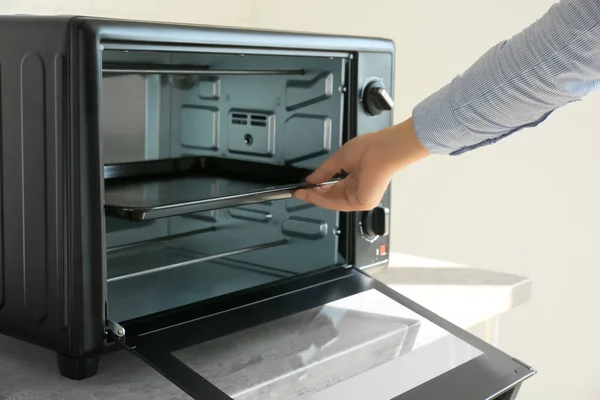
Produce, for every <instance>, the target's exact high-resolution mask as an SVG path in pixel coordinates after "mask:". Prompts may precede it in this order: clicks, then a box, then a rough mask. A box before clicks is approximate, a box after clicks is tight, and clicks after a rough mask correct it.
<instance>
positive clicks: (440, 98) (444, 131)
mask: <svg viewBox="0 0 600 400" xmlns="http://www.w3.org/2000/svg"><path fill="white" fill-rule="evenodd" d="M451 85H452V83H449V84H448V85H446V86H444V87H442V88H441V89H440V90H438V91H437V92H435V93H433V94H432V95H430V96H429V97H427V98H426V99H425V100H423V101H422V102H421V103H419V104H417V106H416V107H415V108H414V109H413V113H412V117H413V127H414V129H415V132H416V133H417V137H418V139H419V140H420V141H421V144H422V145H423V146H424V147H425V148H426V149H427V150H428V151H429V153H430V154H437V155H448V154H452V153H455V152H460V150H462V149H464V148H466V147H470V146H473V145H475V144H477V143H478V142H480V141H481V140H482V138H481V137H479V135H476V134H474V133H472V132H469V130H468V129H466V128H465V127H464V126H462V125H461V124H460V122H459V121H458V120H457V119H456V116H455V115H454V111H453V107H452V102H451V98H450V96H451Z"/></svg>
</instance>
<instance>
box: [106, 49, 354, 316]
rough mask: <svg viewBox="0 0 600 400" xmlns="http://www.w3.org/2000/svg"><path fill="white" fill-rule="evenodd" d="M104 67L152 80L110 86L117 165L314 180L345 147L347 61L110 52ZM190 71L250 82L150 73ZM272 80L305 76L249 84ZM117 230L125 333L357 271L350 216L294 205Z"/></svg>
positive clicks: (111, 284)
mask: <svg viewBox="0 0 600 400" xmlns="http://www.w3.org/2000/svg"><path fill="white" fill-rule="evenodd" d="M103 63H105V65H109V64H111V65H113V66H114V65H116V66H125V65H132V64H134V65H135V68H137V69H138V71H140V72H137V73H119V74H116V73H111V74H109V73H105V74H104V79H103V87H102V115H101V136H102V141H103V143H102V152H103V160H104V164H105V165H115V164H122V163H132V162H140V161H142V162H143V161H146V162H150V161H153V160H161V159H172V158H182V157H199V156H202V157H217V158H227V159H235V160H244V161H252V162H259V163H263V164H270V165H272V166H273V168H278V166H293V167H298V168H305V169H314V168H316V167H317V166H318V165H319V164H320V163H321V162H322V161H324V160H325V159H326V157H327V156H328V155H329V154H331V153H332V152H333V151H335V150H337V149H338V148H339V147H340V145H341V144H342V140H343V139H342V137H343V134H342V133H343V129H344V127H343V124H342V123H343V118H342V117H343V112H344V111H343V110H344V100H345V99H344V92H345V91H344V89H343V87H344V85H345V82H344V77H345V68H346V60H345V59H344V58H331V57H308V56H295V57H292V56H276V55H249V54H246V55H243V56H242V55H240V54H216V53H215V54H194V53H187V54H185V53H171V52H141V51H140V52H137V51H136V52H124V51H106V50H105V51H104V52H103ZM181 65H186V66H188V67H189V66H197V67H202V68H208V69H210V70H227V71H232V70H236V71H238V72H237V73H235V74H214V75H213V74H207V73H203V74H201V75H199V76H196V75H185V76H184V75H169V74H164V73H160V74H159V73H152V71H149V72H148V71H146V72H143V71H142V70H143V69H148V70H149V69H156V68H157V67H161V68H164V67H168V66H173V68H176V67H175V66H181ZM264 69H268V70H278V71H283V70H298V69H304V70H305V72H304V73H303V74H301V75H298V74H276V73H271V74H262V75H254V74H250V73H245V72H244V71H251V70H264ZM239 71H241V72H239ZM228 184H229V185H231V184H232V183H231V182H229V183H228V182H227V180H225V181H223V180H220V181H215V182H212V183H211V185H214V187H212V188H211V190H213V189H214V191H215V193H216V192H218V191H219V187H218V186H219V185H228ZM132 190H134V189H132ZM137 190H138V193H133V192H132V193H131V196H138V197H139V196H141V197H144V196H154V197H156V198H161V196H163V195H168V194H169V193H164V192H161V190H162V191H164V190H165V188H160V187H151V186H147V187H144V188H143V189H139V187H138V189H137ZM139 190H143V191H144V192H143V193H139ZM152 191H154V192H152ZM151 192H152V193H151ZM105 222H106V248H107V257H106V268H107V276H108V283H107V301H108V310H107V312H108V315H107V317H108V318H109V319H111V320H113V321H117V322H118V321H121V322H122V321H126V320H130V319H133V318H136V317H140V316H144V315H148V314H152V313H155V312H160V311H163V310H166V309H170V308H173V307H177V306H181V305H186V304H190V303H193V302H197V301H200V300H204V299H208V298H212V297H215V296H218V295H222V294H227V293H230V292H233V291H237V290H242V289H247V288H251V287H254V286H256V285H260V284H263V283H268V282H272V281H275V280H280V279H285V278H289V277H293V276H294V275H297V274H302V273H306V272H309V271H313V270H317V269H322V268H327V267H331V266H334V265H342V264H344V262H345V260H344V255H343V254H341V252H340V251H339V245H340V233H341V232H340V229H339V224H340V220H339V214H338V213H337V212H334V211H330V210H324V209H319V208H316V207H312V206H310V205H308V204H304V203H301V202H299V201H297V200H294V199H284V200H277V201H270V202H263V203H257V204H251V205H244V206H239V207H231V208H224V209H216V210H212V211H206V212H201V213H196V214H187V215H178V216H172V217H168V218H160V219H155V220H148V221H131V220H126V219H119V218H115V217H110V216H106V219H105ZM223 255H225V256H223ZM211 257H212V259H211ZM207 258H209V259H207ZM150 270H152V271H154V272H152V273H148V271H150Z"/></svg>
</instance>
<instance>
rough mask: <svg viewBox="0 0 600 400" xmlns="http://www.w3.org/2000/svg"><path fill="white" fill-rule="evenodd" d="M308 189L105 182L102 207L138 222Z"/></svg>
mask: <svg viewBox="0 0 600 400" xmlns="http://www.w3.org/2000/svg"><path fill="white" fill-rule="evenodd" d="M339 179H340V178H337V177H336V178H333V179H331V180H330V181H327V182H325V183H322V184H320V185H328V184H333V183H335V182H337V181H339ZM311 186H315V185H309V184H307V183H304V182H300V183H295V184H287V185H275V186H268V185H266V184H265V183H264V182H253V181H249V180H241V179H234V178H229V177H220V176H215V175H198V176H189V175H187V176H183V177H161V178H154V179H135V180H134V179H128V180H125V181H117V182H111V181H107V182H106V185H105V206H104V207H105V212H106V215H110V216H113V217H118V218H125V219H129V220H137V221H142V220H149V219H156V218H164V217H172V216H176V215H183V214H191V213H197V212H202V211H210V210H215V209H219V208H227V207H234V206H240V205H244V204H250V203H259V202H265V201H272V200H279V199H285V198H289V197H291V195H292V193H293V191H294V190H297V189H301V188H307V187H311Z"/></svg>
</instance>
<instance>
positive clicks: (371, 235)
mask: <svg viewBox="0 0 600 400" xmlns="http://www.w3.org/2000/svg"><path fill="white" fill-rule="evenodd" d="M356 67H357V84H358V98H357V99H356V101H357V104H356V133H357V135H363V134H366V133H369V132H374V131H378V130H381V129H384V128H387V127H389V126H390V125H392V124H393V121H394V118H393V108H394V100H393V92H394V90H393V88H394V82H393V79H394V55H393V54H392V53H376V52H365V53H362V52H361V53H358V55H357V60H356ZM391 209H392V207H391V188H388V190H387V191H386V192H385V195H384V196H383V198H382V200H381V202H380V204H379V205H378V206H377V207H375V208H373V209H372V210H369V211H363V212H358V213H356V216H355V218H354V220H355V222H354V223H355V225H356V226H355V237H354V238H355V240H354V249H355V264H356V266H357V267H358V268H361V269H370V268H376V267H383V266H386V265H387V262H388V259H389V252H390V225H391V211H392V210H391Z"/></svg>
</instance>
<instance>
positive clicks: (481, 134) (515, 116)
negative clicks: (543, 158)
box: [413, 0, 600, 155]
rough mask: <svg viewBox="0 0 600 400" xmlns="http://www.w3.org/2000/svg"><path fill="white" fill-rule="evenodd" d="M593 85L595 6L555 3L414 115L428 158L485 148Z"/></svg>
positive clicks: (599, 79)
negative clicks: (429, 155)
mask: <svg viewBox="0 0 600 400" xmlns="http://www.w3.org/2000/svg"><path fill="white" fill-rule="evenodd" d="M598 87H600V0H562V1H560V2H559V3H556V4H554V5H553V6H552V7H551V8H550V9H549V10H548V11H547V12H546V14H544V15H543V16H542V17H541V18H540V19H539V20H537V21H535V22H534V23H533V24H532V25H530V26H529V27H527V28H526V29H525V30H523V31H522V32H520V33H519V34H517V35H515V36H513V37H512V38H510V39H508V40H505V41H502V42H500V43H498V44H497V45H495V46H494V47H492V48H491V49H490V50H489V51H487V52H486V53H485V54H484V55H483V56H482V57H481V58H480V59H479V60H477V61H476V62H475V63H474V64H473V65H472V66H471V67H469V68H468V69H467V70H466V71H465V72H464V73H463V74H462V75H459V76H457V77H455V78H454V79H453V80H452V81H451V82H450V83H449V84H447V85H446V86H444V87H443V88H441V89H440V90H439V91H437V92H436V93H433V94H432V95H431V96H429V97H427V98H426V99H425V100H423V101H422V102H421V103H419V104H418V105H417V106H416V107H415V108H414V110H413V124H414V128H415V131H416V132H417V136H418V137H419V139H420V141H421V142H422V143H423V145H424V146H425V147H426V148H427V149H428V150H429V152H430V153H431V154H444V155H446V154H450V155H458V154H462V153H464V152H466V151H470V150H472V149H476V148H479V147H481V146H485V145H490V144H493V143H495V142H497V141H498V140H500V139H502V138H505V137H507V136H509V135H511V134H512V133H514V132H517V131H519V130H521V129H523V128H526V127H532V126H536V125H538V124H539V123H541V122H542V121H544V120H545V119H546V117H547V116H548V115H549V114H551V113H552V111H554V110H556V109H557V108H560V107H561V106H563V105H565V104H567V103H570V102H572V101H576V100H580V99H581V98H582V97H584V96H585V95H586V94H588V93H590V92H591V91H592V90H594V89H596V88H598Z"/></svg>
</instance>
